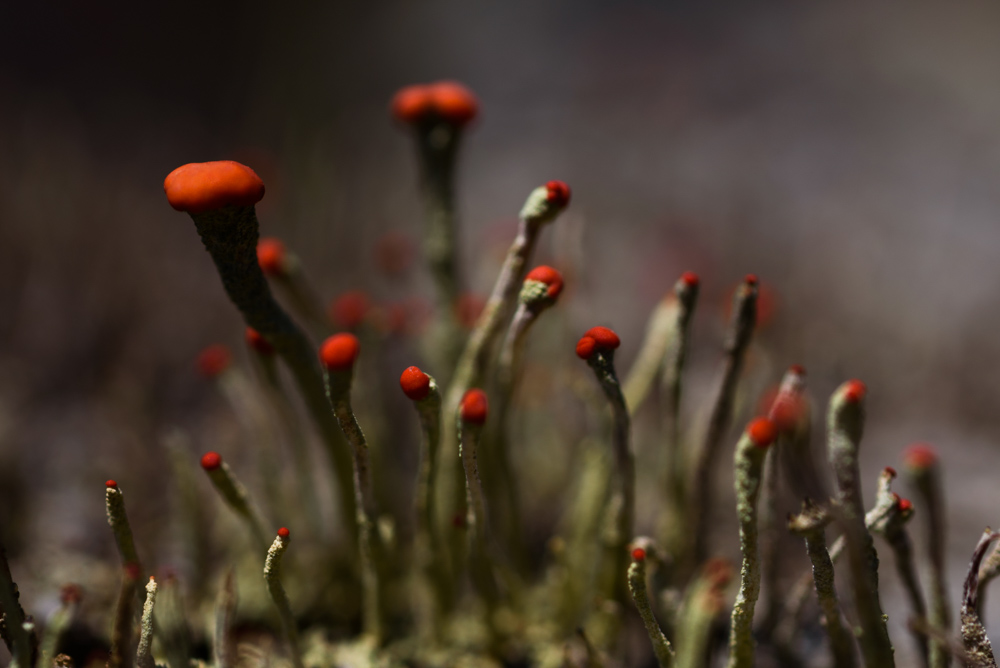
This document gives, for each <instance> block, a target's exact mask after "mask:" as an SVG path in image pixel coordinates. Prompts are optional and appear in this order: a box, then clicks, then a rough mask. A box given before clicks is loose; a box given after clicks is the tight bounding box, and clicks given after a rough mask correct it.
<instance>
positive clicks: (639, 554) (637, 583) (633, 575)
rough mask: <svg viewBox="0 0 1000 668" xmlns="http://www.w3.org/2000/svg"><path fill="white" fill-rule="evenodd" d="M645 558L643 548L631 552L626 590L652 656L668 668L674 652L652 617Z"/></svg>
mask: <svg viewBox="0 0 1000 668" xmlns="http://www.w3.org/2000/svg"><path fill="white" fill-rule="evenodd" d="M634 542H635V543H640V542H643V543H648V542H649V541H648V539H646V540H645V541H643V539H636V541H634ZM646 556H647V550H646V549H645V548H643V547H636V548H635V549H634V550H632V563H631V564H630V565H629V567H628V590H629V593H631V594H632V601H634V602H635V607H636V609H637V610H638V611H639V615H640V616H641V617H642V623H643V624H644V625H645V627H646V633H647V634H648V635H649V640H650V642H651V643H652V644H653V654H654V655H655V656H656V662H657V663H658V664H659V666H660V668H670V667H671V666H673V665H674V650H673V648H672V647H671V646H670V641H669V640H667V636H665V635H664V634H663V629H661V628H660V624H659V622H657V621H656V617H655V616H654V615H653V608H652V606H651V605H650V603H649V591H648V588H647V586H646Z"/></svg>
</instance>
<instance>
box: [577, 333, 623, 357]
mask: <svg viewBox="0 0 1000 668" xmlns="http://www.w3.org/2000/svg"><path fill="white" fill-rule="evenodd" d="M620 345H621V339H619V338H618V335H617V334H615V333H614V331H613V330H611V329H608V328H607V327H591V328H590V329H588V330H587V333H586V334H584V335H583V337H582V338H581V339H580V340H579V341H577V343H576V355H577V357H579V358H580V359H585V360H586V359H590V357H591V355H593V354H594V352H595V351H598V350H601V351H605V352H607V351H611V350H614V349H615V348H617V347H618V346H620Z"/></svg>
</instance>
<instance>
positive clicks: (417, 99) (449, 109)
mask: <svg viewBox="0 0 1000 668" xmlns="http://www.w3.org/2000/svg"><path fill="white" fill-rule="evenodd" d="M391 108H392V115H393V116H394V117H395V118H396V120H398V121H401V122H403V123H419V122H421V121H424V120H426V119H428V118H431V117H432V116H436V117H437V118H440V119H441V120H443V121H445V122H447V123H451V124H452V125H456V126H459V127H461V126H463V125H465V124H467V123H469V122H470V121H471V120H473V119H474V118H475V117H476V116H477V114H478V113H479V102H478V101H477V100H476V96H475V95H473V94H472V92H471V91H470V90H469V89H468V88H466V87H465V86H463V85H462V84H460V83H457V82H454V81H438V82H436V83H432V84H427V85H425V86H420V85H416V86H406V87H405V88H402V89H400V90H399V92H397V93H396V95H395V96H394V97H393V98H392V105H391Z"/></svg>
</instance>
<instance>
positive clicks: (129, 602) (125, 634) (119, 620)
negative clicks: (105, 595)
mask: <svg viewBox="0 0 1000 668" xmlns="http://www.w3.org/2000/svg"><path fill="white" fill-rule="evenodd" d="M139 574H140V571H139V565H138V564H136V563H127V564H125V566H124V567H123V568H122V584H121V589H119V591H118V601H117V603H116V604H115V618H114V624H113V626H112V628H111V656H110V657H109V658H108V668H125V666H128V665H131V663H132V661H131V659H130V658H127V657H128V656H129V651H130V649H129V648H130V647H131V646H132V625H133V624H134V620H133V610H134V605H135V600H136V595H135V592H136V590H137V589H138V582H139Z"/></svg>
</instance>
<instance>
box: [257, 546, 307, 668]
mask: <svg viewBox="0 0 1000 668" xmlns="http://www.w3.org/2000/svg"><path fill="white" fill-rule="evenodd" d="M290 540H291V534H290V533H289V531H288V529H286V528H284V527H282V528H281V529H278V535H277V536H275V538H274V542H273V543H271V547H269V548H268V550H267V558H266V559H265V560H264V582H266V583H267V592H268V593H269V594H270V595H271V600H272V601H273V602H274V607H276V608H277V609H278V618H279V619H280V620H281V630H282V631H283V632H284V634H285V640H286V641H287V642H288V650H289V652H290V653H291V655H292V665H293V666H295V668H302V666H303V664H302V653H301V650H300V649H299V632H298V629H297V628H296V625H295V616H294V615H293V614H292V606H291V604H290V603H289V602H288V594H286V593H285V588H284V587H283V586H282V585H281V558H282V557H283V556H284V555H285V551H286V550H288V543H289V541H290Z"/></svg>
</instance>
